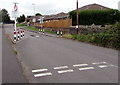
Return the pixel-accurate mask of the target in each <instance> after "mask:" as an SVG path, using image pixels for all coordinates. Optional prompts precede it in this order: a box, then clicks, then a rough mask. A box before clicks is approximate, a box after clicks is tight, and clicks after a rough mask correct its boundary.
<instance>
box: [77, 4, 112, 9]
mask: <svg viewBox="0 0 120 85" xmlns="http://www.w3.org/2000/svg"><path fill="white" fill-rule="evenodd" d="M109 9H110V8H108V7H105V6H102V5H99V4H96V3H94V4H89V5H86V6H83V7H81V8H79V9H78V10H109Z"/></svg>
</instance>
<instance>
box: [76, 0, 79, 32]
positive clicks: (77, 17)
mask: <svg viewBox="0 0 120 85" xmlns="http://www.w3.org/2000/svg"><path fill="white" fill-rule="evenodd" d="M78 11H79V10H78V0H77V3H76V22H77V26H76V28H77V34H78V29H79V13H78Z"/></svg>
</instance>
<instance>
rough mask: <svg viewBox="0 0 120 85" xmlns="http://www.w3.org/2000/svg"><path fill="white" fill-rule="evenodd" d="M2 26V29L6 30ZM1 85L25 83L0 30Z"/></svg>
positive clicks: (12, 52) (3, 31)
mask: <svg viewBox="0 0 120 85" xmlns="http://www.w3.org/2000/svg"><path fill="white" fill-rule="evenodd" d="M7 27H8V26H7V25H4V28H7ZM2 46H3V47H2V83H27V80H26V78H25V77H24V75H23V72H22V67H21V66H20V64H19V62H18V60H17V57H16V55H15V53H14V51H13V48H12V47H11V44H10V41H9V40H8V38H7V37H6V34H5V30H4V29H2Z"/></svg>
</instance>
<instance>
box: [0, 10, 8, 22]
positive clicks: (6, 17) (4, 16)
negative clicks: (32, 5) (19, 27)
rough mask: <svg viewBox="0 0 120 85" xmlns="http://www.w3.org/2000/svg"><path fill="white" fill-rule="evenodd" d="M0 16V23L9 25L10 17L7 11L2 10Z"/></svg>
mask: <svg viewBox="0 0 120 85" xmlns="http://www.w3.org/2000/svg"><path fill="white" fill-rule="evenodd" d="M0 14H1V16H2V17H1V18H2V22H3V23H9V22H10V16H9V14H8V11H7V10H6V9H2V10H1V11H0Z"/></svg>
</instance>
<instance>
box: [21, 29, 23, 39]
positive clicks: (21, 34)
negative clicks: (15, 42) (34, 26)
mask: <svg viewBox="0 0 120 85" xmlns="http://www.w3.org/2000/svg"><path fill="white" fill-rule="evenodd" d="M22 38H23V34H22V31H21V39H22Z"/></svg>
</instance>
